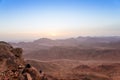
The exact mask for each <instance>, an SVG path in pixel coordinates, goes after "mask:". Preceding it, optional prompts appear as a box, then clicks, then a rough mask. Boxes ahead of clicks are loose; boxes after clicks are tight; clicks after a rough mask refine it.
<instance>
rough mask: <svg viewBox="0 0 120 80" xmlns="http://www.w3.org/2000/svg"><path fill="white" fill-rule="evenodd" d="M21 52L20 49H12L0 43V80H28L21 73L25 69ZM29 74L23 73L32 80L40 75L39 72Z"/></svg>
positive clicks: (2, 42) (8, 45) (6, 44)
mask: <svg viewBox="0 0 120 80" xmlns="http://www.w3.org/2000/svg"><path fill="white" fill-rule="evenodd" d="M22 52H23V50H22V49H21V48H13V47H12V46H11V45H10V44H8V43H6V42H4V41H0V80H29V79H25V76H24V74H23V73H22V72H23V70H25V69H26V67H25V61H24V59H23V57H22ZM29 69H30V70H32V69H31V68H29ZM31 72H32V71H31ZM31 72H30V71H29V72H27V71H24V73H26V74H28V75H30V76H31V78H32V80H34V79H33V78H34V76H36V75H37V76H39V75H40V74H39V71H36V74H33V73H31ZM31 74H32V75H31ZM33 75H34V76H33Z"/></svg>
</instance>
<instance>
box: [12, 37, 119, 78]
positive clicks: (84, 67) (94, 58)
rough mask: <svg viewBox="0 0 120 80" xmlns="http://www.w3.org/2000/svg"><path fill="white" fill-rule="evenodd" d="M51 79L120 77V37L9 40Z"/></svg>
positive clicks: (29, 61)
mask: <svg viewBox="0 0 120 80" xmlns="http://www.w3.org/2000/svg"><path fill="white" fill-rule="evenodd" d="M10 44H11V45H13V46H14V47H20V48H23V51H24V52H23V55H24V59H25V61H26V62H27V63H29V64H31V65H33V66H34V67H35V68H37V69H38V70H42V71H44V72H45V74H46V75H47V77H48V78H49V79H48V80H120V37H118V36H113V37H78V38H69V39H58V40H52V39H48V38H40V39H38V40H35V41H33V42H19V43H10Z"/></svg>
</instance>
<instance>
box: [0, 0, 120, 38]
mask: <svg viewBox="0 0 120 80" xmlns="http://www.w3.org/2000/svg"><path fill="white" fill-rule="evenodd" d="M119 35H120V0H2V1H1V2H0V39H1V40H29V39H31V40H32V39H36V38H42V37H47V38H51V39H58V38H69V37H77V36H119Z"/></svg>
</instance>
